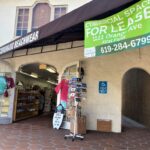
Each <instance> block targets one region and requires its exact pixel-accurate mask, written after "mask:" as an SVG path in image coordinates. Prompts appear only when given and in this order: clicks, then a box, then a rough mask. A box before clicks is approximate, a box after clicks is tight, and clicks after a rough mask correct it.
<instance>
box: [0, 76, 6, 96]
mask: <svg viewBox="0 0 150 150" xmlns="http://www.w3.org/2000/svg"><path fill="white" fill-rule="evenodd" d="M6 89H7V82H6V79H5V77H4V76H0V95H3V94H4V93H5V91H6Z"/></svg>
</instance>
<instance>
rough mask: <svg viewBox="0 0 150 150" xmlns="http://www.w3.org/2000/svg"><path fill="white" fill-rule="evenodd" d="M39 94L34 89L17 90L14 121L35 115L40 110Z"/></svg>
mask: <svg viewBox="0 0 150 150" xmlns="http://www.w3.org/2000/svg"><path fill="white" fill-rule="evenodd" d="M38 98H39V94H38V93H37V92H34V91H17V92H16V100H15V112H14V121H18V120H22V119H26V118H30V117H34V116H37V115H38V111H39V99H38Z"/></svg>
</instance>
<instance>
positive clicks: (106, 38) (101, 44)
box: [84, 0, 150, 57]
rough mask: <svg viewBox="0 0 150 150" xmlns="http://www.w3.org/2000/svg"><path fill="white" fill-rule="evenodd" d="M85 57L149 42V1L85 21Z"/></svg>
mask: <svg viewBox="0 0 150 150" xmlns="http://www.w3.org/2000/svg"><path fill="white" fill-rule="evenodd" d="M84 26H85V41H84V45H85V51H84V56H85V57H94V56H100V55H106V54H112V53H116V52H121V51H125V50H129V49H134V48H139V47H143V46H146V45H150V0H141V1H139V2H138V3H136V4H134V5H132V6H131V7H129V8H127V9H125V10H123V11H121V12H119V13H117V14H115V15H113V16H110V17H108V18H106V19H102V20H97V21H86V22H85V24H84Z"/></svg>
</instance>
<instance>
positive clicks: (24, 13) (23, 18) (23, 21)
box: [16, 8, 29, 36]
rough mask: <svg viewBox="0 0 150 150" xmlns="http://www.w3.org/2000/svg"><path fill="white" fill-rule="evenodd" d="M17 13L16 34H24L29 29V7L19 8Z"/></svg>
mask: <svg viewBox="0 0 150 150" xmlns="http://www.w3.org/2000/svg"><path fill="white" fill-rule="evenodd" d="M17 15H18V16H17V25H16V36H24V35H26V34H27V31H28V23H29V8H19V9H18V13H17Z"/></svg>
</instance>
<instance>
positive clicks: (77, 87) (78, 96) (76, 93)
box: [64, 78, 86, 141]
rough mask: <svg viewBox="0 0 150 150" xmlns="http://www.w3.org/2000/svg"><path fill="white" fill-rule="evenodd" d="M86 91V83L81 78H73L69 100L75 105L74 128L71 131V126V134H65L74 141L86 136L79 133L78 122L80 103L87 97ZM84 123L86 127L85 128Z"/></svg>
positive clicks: (70, 84)
mask: <svg viewBox="0 0 150 150" xmlns="http://www.w3.org/2000/svg"><path fill="white" fill-rule="evenodd" d="M85 92H86V84H85V83H82V82H81V79H80V78H72V79H71V81H70V83H69V101H71V102H72V105H73V107H74V115H73V116H72V120H73V130H72V131H71V128H70V131H71V132H70V134H69V135H65V136H64V138H65V139H67V138H71V139H72V141H74V140H75V139H80V140H83V139H84V136H82V135H81V133H79V130H78V129H79V127H78V126H79V124H78V118H79V117H81V106H79V103H80V102H81V100H82V99H85ZM85 128H86V127H85V124H84V129H85Z"/></svg>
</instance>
